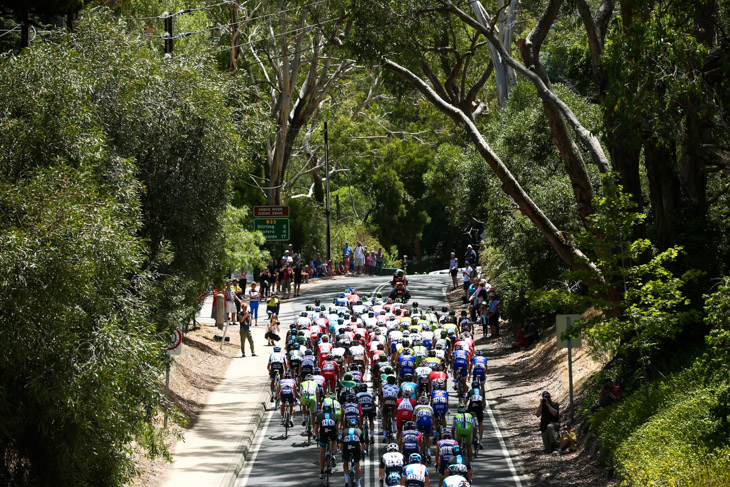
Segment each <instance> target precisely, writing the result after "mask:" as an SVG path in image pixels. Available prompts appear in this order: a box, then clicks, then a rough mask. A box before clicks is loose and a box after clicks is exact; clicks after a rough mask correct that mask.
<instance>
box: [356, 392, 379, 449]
mask: <svg viewBox="0 0 730 487" xmlns="http://www.w3.org/2000/svg"><path fill="white" fill-rule="evenodd" d="M356 390H357V394H356V395H355V397H356V398H357V402H358V404H360V410H361V411H362V420H363V423H364V422H365V421H369V422H370V430H369V431H370V438H369V440H370V443H371V444H372V443H375V437H374V436H373V433H374V432H375V397H374V396H373V393H372V392H368V385H367V384H365V383H364V382H363V383H362V384H358V385H357V389H356ZM364 439H365V441H366V442H367V441H368V438H367V437H365V438H364Z"/></svg>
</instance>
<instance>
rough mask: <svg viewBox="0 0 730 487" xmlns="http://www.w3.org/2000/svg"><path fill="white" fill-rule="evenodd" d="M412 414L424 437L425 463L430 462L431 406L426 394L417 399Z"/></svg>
mask: <svg viewBox="0 0 730 487" xmlns="http://www.w3.org/2000/svg"><path fill="white" fill-rule="evenodd" d="M413 415H414V416H415V417H416V426H417V427H418V431H420V432H421V434H423V437H424V439H425V442H424V443H425V445H424V446H425V447H426V449H425V450H424V451H425V453H426V463H429V464H430V463H431V434H432V432H433V408H432V407H431V405H430V404H429V403H428V397H427V396H425V395H424V396H421V397H420V398H419V399H418V404H417V405H416V409H415V410H414V411H413Z"/></svg>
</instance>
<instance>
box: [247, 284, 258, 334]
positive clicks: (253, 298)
mask: <svg viewBox="0 0 730 487" xmlns="http://www.w3.org/2000/svg"><path fill="white" fill-rule="evenodd" d="M259 299H261V295H260V294H259V291H258V290H257V289H256V283H255V282H252V283H251V289H250V290H249V291H248V300H249V303H248V307H249V309H250V310H251V319H252V320H253V326H259Z"/></svg>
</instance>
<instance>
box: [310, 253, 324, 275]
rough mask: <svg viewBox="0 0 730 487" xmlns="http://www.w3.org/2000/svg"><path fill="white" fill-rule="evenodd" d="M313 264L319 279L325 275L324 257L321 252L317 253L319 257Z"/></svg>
mask: <svg viewBox="0 0 730 487" xmlns="http://www.w3.org/2000/svg"><path fill="white" fill-rule="evenodd" d="M312 263H313V264H314V272H316V273H317V275H318V276H319V277H322V276H323V275H325V273H324V269H323V268H322V256H321V255H320V254H319V252H317V256H316V257H315V258H314V260H313V261H312Z"/></svg>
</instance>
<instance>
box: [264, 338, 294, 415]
mask: <svg viewBox="0 0 730 487" xmlns="http://www.w3.org/2000/svg"><path fill="white" fill-rule="evenodd" d="M266 368H267V369H268V371H269V378H271V402H274V394H275V393H276V391H275V390H274V382H275V381H276V375H277V374H278V375H279V377H281V376H283V375H284V371H285V370H287V369H288V368H289V367H288V365H287V363H286V355H284V354H283V353H281V347H279V346H276V347H274V351H273V352H272V353H271V355H269V364H268V365H267V366H266Z"/></svg>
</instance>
